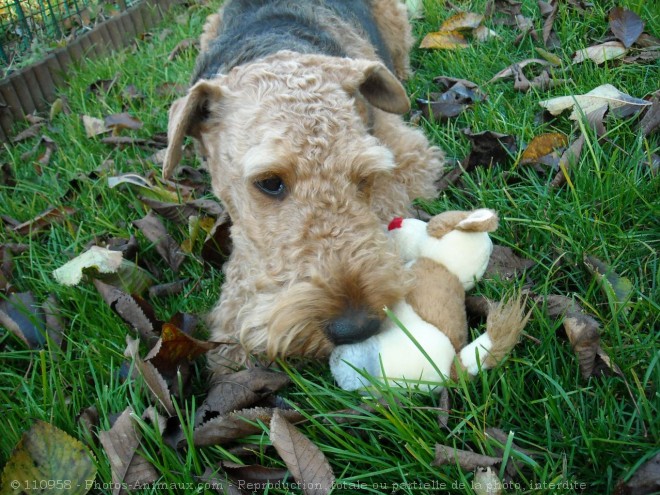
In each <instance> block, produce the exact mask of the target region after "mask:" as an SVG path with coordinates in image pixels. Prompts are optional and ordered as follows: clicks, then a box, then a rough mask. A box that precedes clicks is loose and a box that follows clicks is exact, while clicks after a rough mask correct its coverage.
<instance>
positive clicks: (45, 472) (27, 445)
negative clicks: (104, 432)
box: [2, 421, 96, 495]
mask: <svg viewBox="0 0 660 495" xmlns="http://www.w3.org/2000/svg"><path fill="white" fill-rule="evenodd" d="M95 478H96V466H95V465H94V462H93V461H92V458H91V457H90V454H89V451H88V450H87V447H85V446H84V445H83V444H82V443H81V442H79V441H78V440H76V439H75V438H73V437H72V436H70V435H68V434H67V433H65V432H63V431H62V430H60V429H59V428H56V427H55V426H53V425H51V424H50V423H46V422H45V421H37V422H36V423H35V424H34V425H33V426H32V428H30V429H29V430H28V431H26V432H25V433H23V437H22V438H21V441H20V442H19V443H18V445H17V446H16V448H15V449H14V452H13V453H12V455H11V457H10V458H9V461H8V462H7V464H6V465H5V468H4V470H3V471H2V494H3V495H4V494H19V493H35V494H36V493H49V494H53V493H54V494H58V493H62V494H64V493H66V494H70V495H84V494H85V493H87V492H88V491H89V490H90V489H91V488H92V487H93V486H94V479H95Z"/></svg>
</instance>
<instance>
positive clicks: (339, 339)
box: [325, 308, 380, 345]
mask: <svg viewBox="0 0 660 495" xmlns="http://www.w3.org/2000/svg"><path fill="white" fill-rule="evenodd" d="M378 330H380V320H379V319H378V318H374V317H373V316H371V315H370V314H369V312H368V311H367V310H366V309H363V308H348V309H347V310H346V311H344V313H343V314H341V315H340V316H338V317H337V318H335V319H334V320H332V321H330V323H328V325H327V327H326V329H325V333H326V335H327V336H328V338H329V339H330V340H331V341H332V343H333V344H335V345H342V344H352V343H354V342H361V341H363V340H365V339H368V338H369V337H371V336H372V335H374V334H376V333H378Z"/></svg>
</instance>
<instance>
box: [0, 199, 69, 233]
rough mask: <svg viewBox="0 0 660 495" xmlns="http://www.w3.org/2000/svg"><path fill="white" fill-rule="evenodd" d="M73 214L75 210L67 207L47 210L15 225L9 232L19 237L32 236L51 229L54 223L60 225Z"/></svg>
mask: <svg viewBox="0 0 660 495" xmlns="http://www.w3.org/2000/svg"><path fill="white" fill-rule="evenodd" d="M75 212H76V209H75V208H71V207H69V206H60V207H57V208H49V209H48V210H46V211H44V212H43V213H40V214H39V215H37V216H36V217H34V218H33V219H32V220H28V221H27V222H23V223H20V224H18V225H16V226H15V227H12V229H11V230H12V231H14V232H15V233H16V234H18V235H21V236H25V235H30V236H32V235H34V234H37V233H39V232H41V231H42V230H44V229H46V228H48V227H51V226H52V225H53V224H54V223H60V222H63V221H65V220H67V219H68V218H69V217H70V216H71V215H73V214H74V213H75Z"/></svg>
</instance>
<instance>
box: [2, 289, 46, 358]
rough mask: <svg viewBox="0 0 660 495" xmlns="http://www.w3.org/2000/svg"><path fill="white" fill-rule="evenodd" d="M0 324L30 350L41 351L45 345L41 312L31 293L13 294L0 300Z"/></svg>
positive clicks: (44, 330) (44, 322)
mask: <svg viewBox="0 0 660 495" xmlns="http://www.w3.org/2000/svg"><path fill="white" fill-rule="evenodd" d="M0 324H2V326H4V327H5V328H6V329H7V330H9V331H10V332H11V333H13V334H14V335H15V336H16V337H18V338H19V339H21V340H22V341H23V342H24V343H25V344H26V345H27V346H28V347H29V348H30V349H41V348H43V347H44V345H45V344H46V334H47V332H46V321H45V318H44V314H43V310H42V309H41V308H40V307H39V306H38V305H37V303H36V301H35V300H34V296H33V295H32V293H31V292H21V293H18V292H14V293H12V294H10V295H9V296H8V297H7V299H1V300H0Z"/></svg>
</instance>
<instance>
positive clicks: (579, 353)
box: [535, 294, 623, 379]
mask: <svg viewBox="0 0 660 495" xmlns="http://www.w3.org/2000/svg"><path fill="white" fill-rule="evenodd" d="M535 300H536V301H537V302H545V304H546V308H547V312H548V316H550V317H554V318H563V321H562V323H563V328H564V331H565V332H566V336H567V337H568V340H569V342H570V344H571V347H572V348H573V350H574V351H575V354H576V357H577V359H578V364H579V368H580V373H581V375H582V378H584V379H587V378H589V377H591V376H596V375H598V374H603V373H609V372H614V373H615V374H617V375H620V376H622V375H623V374H622V373H621V370H620V369H619V367H618V366H616V364H614V363H613V362H612V361H611V359H610V358H609V356H607V354H606V353H605V351H603V349H602V348H601V347H600V325H599V324H598V322H597V321H596V320H595V319H594V318H593V317H592V316H591V315H589V314H587V313H585V312H584V310H583V309H582V307H580V305H579V304H578V303H576V302H575V301H574V300H573V299H571V298H568V297H566V296H560V295H556V294H551V295H548V296H545V297H543V296H539V297H536V298H535ZM603 357H605V359H603Z"/></svg>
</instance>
